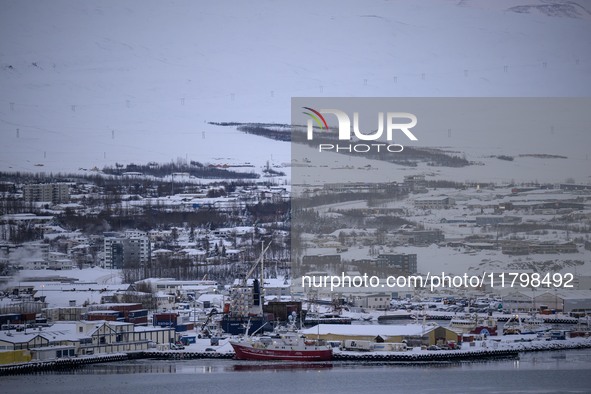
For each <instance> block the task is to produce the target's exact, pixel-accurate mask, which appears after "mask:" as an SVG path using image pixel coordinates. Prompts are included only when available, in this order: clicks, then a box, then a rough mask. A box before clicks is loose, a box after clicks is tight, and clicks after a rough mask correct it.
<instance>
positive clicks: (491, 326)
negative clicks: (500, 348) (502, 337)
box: [448, 314, 497, 336]
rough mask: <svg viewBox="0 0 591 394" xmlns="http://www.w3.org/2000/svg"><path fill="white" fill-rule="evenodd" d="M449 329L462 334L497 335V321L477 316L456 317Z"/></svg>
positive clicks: (450, 323)
mask: <svg viewBox="0 0 591 394" xmlns="http://www.w3.org/2000/svg"><path fill="white" fill-rule="evenodd" d="M448 327H449V328H450V329H451V330H454V331H456V332H458V333H462V334H477V335H484V336H491V335H492V336H494V335H497V321H496V320H495V319H494V318H492V317H488V318H482V317H480V316H478V315H477V314H474V316H470V315H465V316H463V317H454V318H453V319H451V321H450V322H449V326H448Z"/></svg>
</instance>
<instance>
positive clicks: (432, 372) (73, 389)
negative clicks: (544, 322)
mask: <svg viewBox="0 0 591 394" xmlns="http://www.w3.org/2000/svg"><path fill="white" fill-rule="evenodd" d="M590 369H591V349H581V350H561V351H554V352H531V353H522V354H521V355H520V357H519V359H507V360H497V361H490V362H488V361H486V362H441V363H437V364H428V365H423V366H421V365H409V364H396V363H383V362H361V363H359V362H355V363H353V362H349V361H332V362H321V363H295V364H294V363H289V362H288V363H285V362H248V361H239V360H232V359H228V360H223V359H199V360H130V361H120V362H111V363H105V364H93V365H87V366H84V367H82V368H78V369H74V370H62V371H50V372H42V373H37V374H32V375H18V376H4V377H2V391H3V393H6V394H12V393H23V392H26V393H37V392H43V393H61V394H69V393H79V392H80V391H81V390H84V392H85V393H88V394H91V393H104V392H109V391H112V390H121V389H122V387H124V389H125V392H126V393H129V394H136V393H138V394H139V393H142V394H143V393H146V394H151V393H161V392H163V391H165V392H187V388H188V387H191V388H192V391H196V392H201V391H202V390H205V389H207V392H208V393H213V394H217V393H227V392H234V391H236V390H237V389H238V388H240V392H243V393H254V392H256V393H259V394H265V393H276V392H277V390H278V389H281V388H288V390H289V392H293V393H326V392H339V393H345V394H346V393H358V392H360V391H363V392H389V393H407V392H423V393H452V392H453V393H467V392H470V393H489V392H499V393H500V392H502V393H540V392H547V393H566V392H568V393H587V392H588V390H589V387H590V385H591V375H590V374H589V370H590ZM245 372H248V373H245ZM542 387H543V390H541V388H542Z"/></svg>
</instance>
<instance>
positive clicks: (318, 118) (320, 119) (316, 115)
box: [302, 107, 328, 131]
mask: <svg viewBox="0 0 591 394" xmlns="http://www.w3.org/2000/svg"><path fill="white" fill-rule="evenodd" d="M302 108H303V109H307V110H308V111H310V112H305V111H304V112H302V113H303V114H306V115H308V116H309V117H311V118H312V119H314V121H315V122H316V124H317V125H318V127H320V128H321V129H325V130H327V131H328V124H327V123H326V119H324V116H322V114H321V113H320V112H318V111H316V110H315V109H313V108H310V107H302Z"/></svg>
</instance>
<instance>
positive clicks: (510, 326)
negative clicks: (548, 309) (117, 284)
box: [503, 315, 552, 335]
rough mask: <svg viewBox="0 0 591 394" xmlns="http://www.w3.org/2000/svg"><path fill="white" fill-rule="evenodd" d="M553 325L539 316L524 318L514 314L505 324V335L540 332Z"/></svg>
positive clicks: (548, 329) (549, 328) (547, 329)
mask: <svg viewBox="0 0 591 394" xmlns="http://www.w3.org/2000/svg"><path fill="white" fill-rule="evenodd" d="M551 329H552V326H551V325H549V324H546V322H545V321H544V320H542V319H540V318H537V317H535V316H534V317H530V318H528V319H525V320H522V319H521V317H519V315H516V316H513V317H512V318H511V319H509V320H508V321H507V323H505V325H504V326H503V335H526V334H538V333H543V332H546V331H550V330H551Z"/></svg>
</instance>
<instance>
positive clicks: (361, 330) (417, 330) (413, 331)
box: [302, 324, 439, 337]
mask: <svg viewBox="0 0 591 394" xmlns="http://www.w3.org/2000/svg"><path fill="white" fill-rule="evenodd" d="M437 327H439V326H435V325H425V326H423V325H422V324H406V325H379V324H376V325H366V324H364V325H355V324H320V325H317V326H314V327H310V328H307V329H305V330H303V331H302V332H303V333H304V334H305V335H314V334H318V335H330V334H332V335H343V336H347V335H350V336H378V335H379V336H382V337H394V336H423V335H425V334H427V333H429V332H431V331H432V330H434V329H436V328H437Z"/></svg>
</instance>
